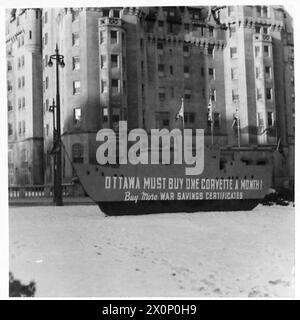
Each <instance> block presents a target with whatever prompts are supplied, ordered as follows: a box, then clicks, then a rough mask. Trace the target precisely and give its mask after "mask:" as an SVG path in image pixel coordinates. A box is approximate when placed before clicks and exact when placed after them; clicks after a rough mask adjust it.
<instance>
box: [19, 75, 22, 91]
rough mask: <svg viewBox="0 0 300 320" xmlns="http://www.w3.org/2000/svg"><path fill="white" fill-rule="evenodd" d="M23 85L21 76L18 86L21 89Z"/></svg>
mask: <svg viewBox="0 0 300 320" xmlns="http://www.w3.org/2000/svg"><path fill="white" fill-rule="evenodd" d="M21 85H22V80H21V78H18V88H19V89H20V88H21Z"/></svg>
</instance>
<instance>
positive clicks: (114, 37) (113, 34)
mask: <svg viewBox="0 0 300 320" xmlns="http://www.w3.org/2000/svg"><path fill="white" fill-rule="evenodd" d="M117 42H118V31H115V30H111V31H110V43H111V44H114V43H117Z"/></svg>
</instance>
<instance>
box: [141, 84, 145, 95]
mask: <svg viewBox="0 0 300 320" xmlns="http://www.w3.org/2000/svg"><path fill="white" fill-rule="evenodd" d="M142 97H145V85H144V84H143V83H142Z"/></svg>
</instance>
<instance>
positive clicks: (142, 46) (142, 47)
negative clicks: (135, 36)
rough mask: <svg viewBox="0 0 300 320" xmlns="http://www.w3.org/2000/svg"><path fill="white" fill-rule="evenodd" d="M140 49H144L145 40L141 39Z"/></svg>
mask: <svg viewBox="0 0 300 320" xmlns="http://www.w3.org/2000/svg"><path fill="white" fill-rule="evenodd" d="M140 47H141V49H144V39H142V38H141V39H140Z"/></svg>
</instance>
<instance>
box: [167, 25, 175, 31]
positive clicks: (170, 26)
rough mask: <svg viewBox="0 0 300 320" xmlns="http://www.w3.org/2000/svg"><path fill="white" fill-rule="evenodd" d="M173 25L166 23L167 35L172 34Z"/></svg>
mask: <svg viewBox="0 0 300 320" xmlns="http://www.w3.org/2000/svg"><path fill="white" fill-rule="evenodd" d="M173 31H174V30H173V23H168V33H173Z"/></svg>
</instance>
